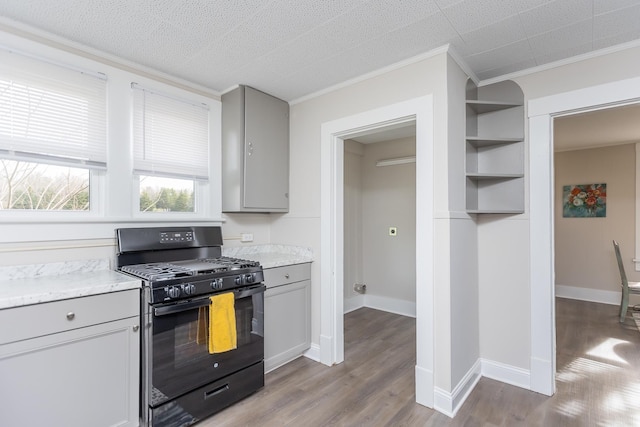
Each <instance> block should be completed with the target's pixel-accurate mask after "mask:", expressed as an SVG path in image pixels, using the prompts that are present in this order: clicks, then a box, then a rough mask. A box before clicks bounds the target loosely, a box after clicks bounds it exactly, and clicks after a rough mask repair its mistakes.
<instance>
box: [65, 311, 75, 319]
mask: <svg viewBox="0 0 640 427" xmlns="http://www.w3.org/2000/svg"><path fill="white" fill-rule="evenodd" d="M75 317H76V314H75V313H74V312H73V311H70V312H68V313H67V320H73V319H75Z"/></svg>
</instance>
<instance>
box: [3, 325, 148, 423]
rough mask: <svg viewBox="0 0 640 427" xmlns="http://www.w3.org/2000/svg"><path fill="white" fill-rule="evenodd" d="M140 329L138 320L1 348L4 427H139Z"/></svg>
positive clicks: (91, 327)
mask: <svg viewBox="0 0 640 427" xmlns="http://www.w3.org/2000/svg"><path fill="white" fill-rule="evenodd" d="M33 321H34V322H37V321H38V319H37V318H34V319H33ZM138 324H139V318H138V317H134V318H128V319H123V320H118V321H115V322H108V323H103V324H100V325H95V326H90V327H86V328H80V329H74V330H71V331H67V332H62V333H58V334H52V335H47V336H44V337H39V338H34V339H30V340H25V341H19V342H15V343H12V344H7V345H4V346H0V379H1V380H0V396H2V410H0V425H2V426H65V427H75V426H77V427H86V426H89V425H90V426H137V425H138V421H139V420H138V402H139V385H138V372H139V358H138V356H139V351H140V347H139V346H140V344H139V331H138V326H137V325H138Z"/></svg>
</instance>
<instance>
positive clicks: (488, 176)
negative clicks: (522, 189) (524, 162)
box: [466, 172, 524, 180]
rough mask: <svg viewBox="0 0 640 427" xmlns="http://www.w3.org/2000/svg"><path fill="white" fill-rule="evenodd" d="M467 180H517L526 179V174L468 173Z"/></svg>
mask: <svg viewBox="0 0 640 427" xmlns="http://www.w3.org/2000/svg"><path fill="white" fill-rule="evenodd" d="M466 175H467V178H470V179H475V180H484V179H487V180H488V179H495V180H505V179H517V178H524V174H522V173H481V172H467V174H466Z"/></svg>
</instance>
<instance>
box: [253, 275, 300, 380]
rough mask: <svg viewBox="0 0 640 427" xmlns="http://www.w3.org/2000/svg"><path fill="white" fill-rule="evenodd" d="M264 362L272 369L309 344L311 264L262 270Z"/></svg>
mask: <svg viewBox="0 0 640 427" xmlns="http://www.w3.org/2000/svg"><path fill="white" fill-rule="evenodd" d="M264 275H265V285H266V286H267V291H266V293H265V298H264V365H265V372H269V371H272V370H274V369H276V368H278V367H279V366H282V365H284V364H285V363H288V362H290V361H291V360H293V359H295V358H297V357H299V356H301V355H302V354H303V353H304V352H305V351H306V350H307V349H308V348H309V347H310V346H311V264H310V263H305V264H295V265H290V266H285V267H275V268H267V269H265V270H264Z"/></svg>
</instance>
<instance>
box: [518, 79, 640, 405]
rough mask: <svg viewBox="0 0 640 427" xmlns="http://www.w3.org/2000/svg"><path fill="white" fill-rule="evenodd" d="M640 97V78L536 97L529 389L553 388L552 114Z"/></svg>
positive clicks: (531, 112)
mask: <svg viewBox="0 0 640 427" xmlns="http://www.w3.org/2000/svg"><path fill="white" fill-rule="evenodd" d="M639 101H640V77H636V78H631V79H626V80H620V81H616V82H611V83H606V84H602V85H597V86H591V87H587V88H584V89H578V90H573V91H569V92H564V93H560V94H556V95H550V96H545V97H540V98H536V99H532V100H530V101H529V102H528V117H529V174H530V175H529V183H530V184H529V185H530V197H529V199H530V200H535V201H536V202H535V203H530V204H529V212H530V236H529V245H530V260H531V263H530V266H531V268H530V282H529V283H530V289H531V359H530V367H531V371H530V378H531V384H530V389H531V390H533V391H536V392H538V393H542V394H546V395H548V396H551V395H553V394H554V393H555V368H556V347H555V344H556V340H555V282H554V275H555V272H554V237H553V233H554V230H553V201H554V188H553V119H554V117H557V116H562V115H567V114H575V113H577V112H583V111H589V110H597V109H600V108H608V107H611V106H614V105H624V104H629V103H637V102H639Z"/></svg>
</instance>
